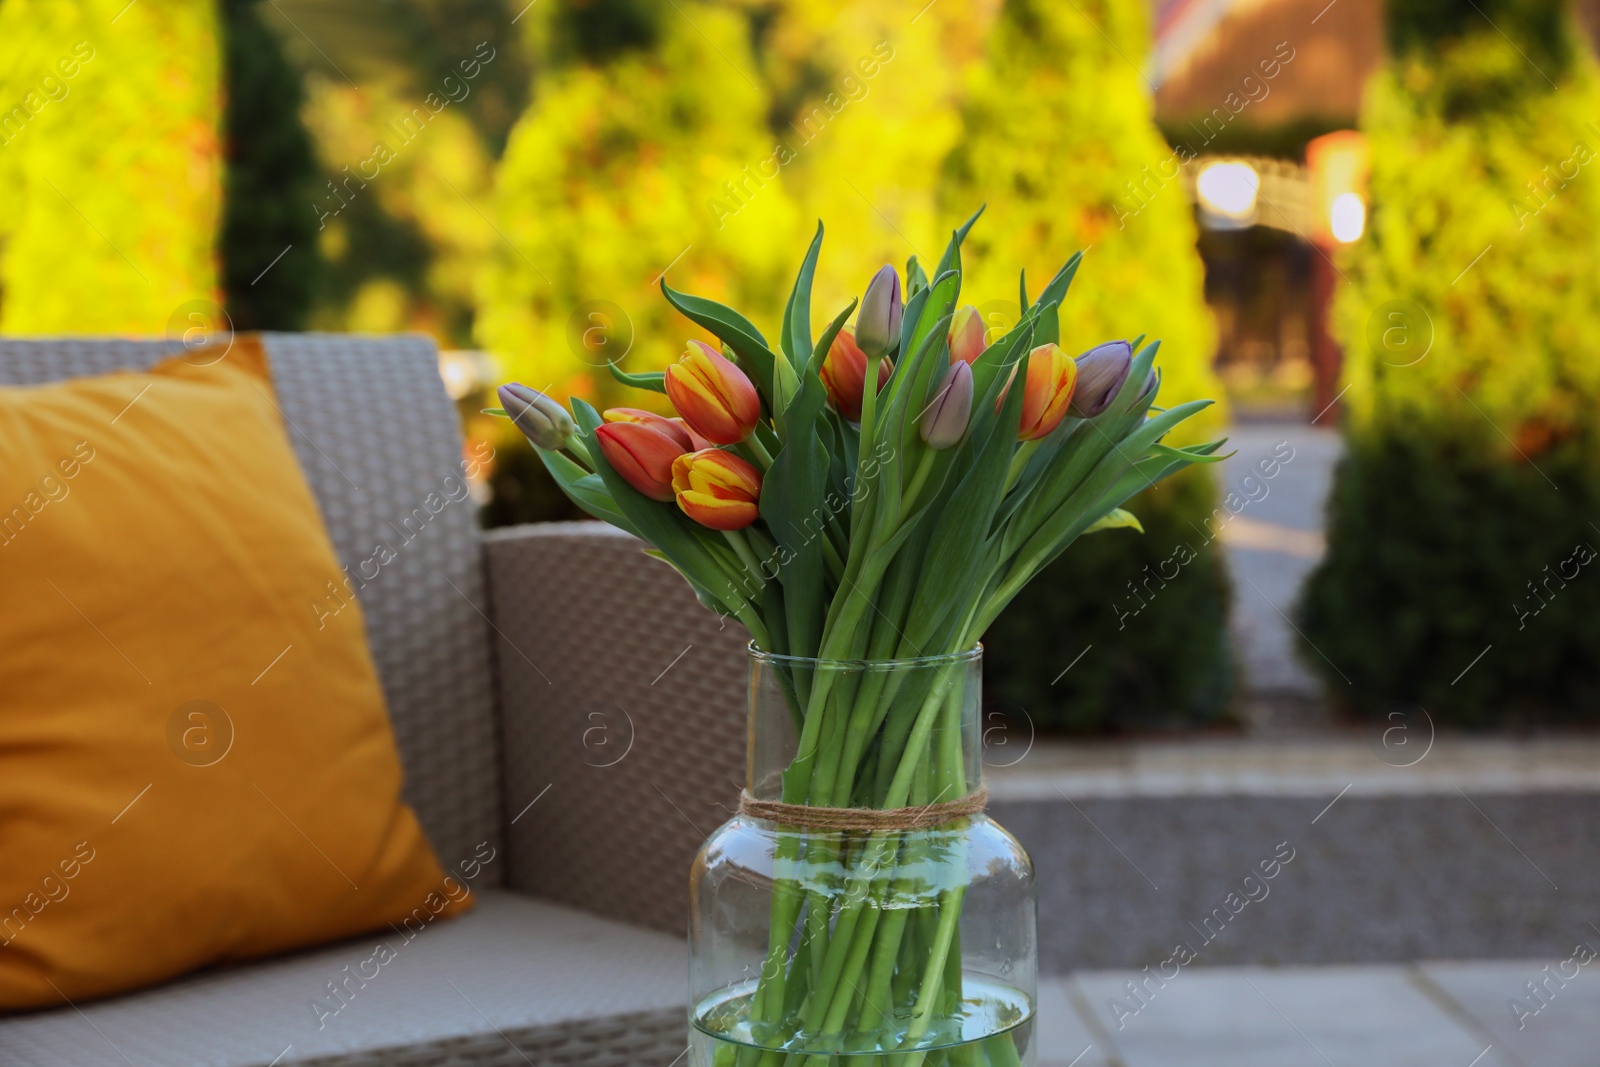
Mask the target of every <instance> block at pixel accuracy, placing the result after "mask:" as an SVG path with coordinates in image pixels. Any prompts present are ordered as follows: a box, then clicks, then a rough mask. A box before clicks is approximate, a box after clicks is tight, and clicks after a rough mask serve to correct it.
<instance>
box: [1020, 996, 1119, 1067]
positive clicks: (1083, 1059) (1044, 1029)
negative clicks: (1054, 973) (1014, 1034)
mask: <svg viewBox="0 0 1600 1067" xmlns="http://www.w3.org/2000/svg"><path fill="white" fill-rule="evenodd" d="M1071 982H1072V979H1071V978H1047V979H1041V980H1040V982H1039V1011H1038V1020H1039V1022H1038V1028H1037V1029H1036V1030H1035V1031H1034V1044H1035V1045H1036V1046H1037V1048H1038V1050H1039V1052H1038V1060H1039V1067H1069V1065H1070V1067H1106V1065H1107V1063H1108V1062H1109V1061H1108V1060H1107V1059H1106V1054H1107V1052H1108V1050H1107V1049H1106V1047H1105V1042H1104V1041H1103V1040H1100V1039H1099V1038H1097V1037H1095V1035H1094V1034H1093V1033H1092V1032H1091V1031H1090V1029H1089V1028H1088V1026H1087V1025H1085V1024H1084V1021H1083V1017H1082V1016H1080V1015H1079V1014H1078V1009H1077V1008H1076V1007H1075V1006H1074V1005H1073V1003H1072V998H1071V997H1070V995H1069V992H1068V990H1069V987H1070V984H1071Z"/></svg>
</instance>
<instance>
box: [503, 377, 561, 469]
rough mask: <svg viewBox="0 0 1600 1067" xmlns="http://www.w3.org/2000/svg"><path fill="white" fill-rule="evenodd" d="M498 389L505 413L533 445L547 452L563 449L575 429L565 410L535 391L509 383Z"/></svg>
mask: <svg viewBox="0 0 1600 1067" xmlns="http://www.w3.org/2000/svg"><path fill="white" fill-rule="evenodd" d="M498 392H499V395H500V403H501V405H502V406H503V407H504V408H505V409H506V414H507V415H509V416H510V417H511V421H512V422H513V423H515V424H516V427H517V429H519V430H521V431H522V435H523V436H524V437H526V438H527V439H528V440H529V441H531V442H533V444H534V446H535V447H537V448H542V449H545V450H546V451H550V452H553V451H556V450H557V449H561V448H565V447H566V446H567V438H569V437H571V436H572V435H573V434H574V433H576V432H577V429H578V428H577V426H575V425H574V424H573V422H572V416H571V415H569V414H567V409H566V408H564V407H562V406H561V404H560V403H559V402H557V401H555V400H553V399H551V398H550V397H548V396H545V395H544V394H543V393H541V392H539V390H537V389H529V388H528V387H527V386H526V385H520V384H518V383H516V382H512V383H510V384H509V385H502V386H501V387H500V388H499V390H498Z"/></svg>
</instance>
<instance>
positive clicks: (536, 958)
mask: <svg viewBox="0 0 1600 1067" xmlns="http://www.w3.org/2000/svg"><path fill="white" fill-rule="evenodd" d="M265 345H266V349H267V352H268V354H269V356H270V358H271V362H272V366H273V373H274V378H275V381H276V384H277V388H278V394H279V403H280V406H281V409H282V412H283V417H284V423H285V425H286V427H287V429H288V432H289V435H290V437H291V439H292V441H293V443H294V447H295V449H296V453H297V455H298V456H299V459H300V462H301V465H302V467H303V468H304V470H305V473H306V477H307V478H308V480H309V481H310V484H311V487H312V489H313V491H314V492H315V494H316V497H317V500H318V503H319V504H320V506H321V508H322V510H323V516H324V519H325V520H326V523H327V526H328V529H329V532H330V534H331V536H332V538H333V542H334V546H335V548H336V549H337V550H338V552H339V555H340V557H341V558H342V559H343V560H346V561H350V562H354V561H357V560H360V559H363V558H365V557H366V556H368V555H370V553H371V550H372V546H373V545H374V544H375V543H377V542H378V541H380V540H382V541H389V542H392V541H394V539H395V538H397V537H400V538H404V539H406V542H407V548H406V551H404V552H402V553H400V558H399V559H398V560H397V561H396V562H395V563H393V564H390V565H389V567H386V568H385V572H384V574H383V576H382V578H381V580H377V581H374V582H372V583H371V584H369V585H368V586H367V588H366V589H365V590H364V591H363V592H362V601H363V607H364V609H365V611H366V618H367V626H368V636H369V638H370V641H371V645H372V650H373V654H374V657H375V659H376V661H377V664H378V668H379V673H380V674H381V676H382V680H383V685H384V690H385V693H386V695H387V697H388V702H389V709H390V716H391V719H392V721H393V725H394V730H395V734H396V737H397V739H398V742H399V747H400V752H401V757H402V759H403V762H404V764H405V770H406V798H407V800H408V801H409V802H410V804H411V805H412V807H413V808H414V809H415V810H416V812H417V815H418V816H419V818H420V819H421V821H422V824H423V826H424V827H425V828H426V830H427V832H428V835H429V837H430V839H431V840H432V842H433V844H434V847H435V849H436V850H437V852H438V854H439V858H440V860H441V862H442V863H443V864H444V865H445V866H446V867H447V868H457V867H459V865H460V864H462V863H469V864H470V863H471V862H472V861H473V860H475V859H476V860H479V861H483V860H484V857H489V858H488V859H487V861H484V862H482V869H481V871H480V872H479V874H478V877H477V878H476V879H474V882H473V884H474V885H475V886H476V887H477V895H478V901H479V903H478V907H477V908H476V909H475V910H474V911H472V912H471V913H469V914H468V915H466V916H464V917H462V918H459V919H456V920H451V921H449V922H445V923H440V924H438V925H437V926H434V927H430V928H429V929H428V930H427V931H425V932H424V933H423V934H421V935H418V936H417V937H416V939H415V940H414V941H413V942H410V943H409V944H405V945H403V946H402V947H399V948H398V949H397V950H396V958H395V959H394V960H393V961H392V962H389V963H388V964H387V965H385V966H383V967H382V968H381V970H380V971H379V973H378V974H377V976H376V977H373V978H371V979H370V980H365V981H364V980H362V978H361V977H360V975H359V974H357V973H355V971H354V970H353V968H356V967H357V965H358V964H360V963H361V961H364V960H367V959H368V958H369V957H371V956H372V955H373V953H374V949H375V947H376V945H377V942H378V941H379V940H381V939H384V938H388V939H389V941H390V942H391V943H395V942H398V941H399V940H400V939H399V938H398V937H395V936H393V935H392V933H391V932H389V931H383V932H377V933H374V934H372V935H370V936H368V937H364V938H358V939H356V940H354V941H350V942H347V943H344V944H339V945H333V946H328V947H326V948H322V949H319V950H315V951H311V952H305V953H300V954H296V955H293V956H288V957H281V958H277V959H272V960H266V961H262V962H260V963H256V964H251V965H248V966H242V967H235V968H227V969H218V970H213V971H209V972H206V973H202V974H197V975H193V976H190V977H187V978H184V979H181V980H179V981H176V982H173V983H170V984H168V985H165V986H162V987H159V988H155V989H150V990H146V991H143V992H139V993H134V994H131V995H127V996H123V997H118V998H113V999H109V1000H104V1001H97V1002H93V1003H79V1004H75V1005H69V1004H63V1005H62V1007H61V1008H59V1009H57V1010H52V1011H44V1012H37V1013H31V1014H24V1015H11V1016H0V1064H4V1065H6V1067H22V1065H30V1064H37V1065H48V1067H78V1065H84V1067H87V1065H99V1064H123V1063H126V1064H129V1065H138V1067H144V1065H146V1064H150V1065H157V1064H159V1065H163V1067H179V1065H191V1064H192V1065H197V1067H198V1065H206V1067H267V1065H279V1067H287V1065H289V1064H319V1065H333V1064H338V1065H355V1064H360V1065H369V1064H370V1065H377V1064H384V1065H395V1067H412V1065H422V1064H430V1065H431V1064H451V1065H456V1064H460V1065H466V1064H473V1065H485V1067H486V1065H501V1064H535V1065H539V1067H544V1065H546V1064H588V1065H595V1067H601V1065H619V1067H620V1065H628V1067H649V1065H652V1064H655V1065H659V1067H668V1065H670V1064H672V1063H674V1062H676V1061H677V1060H678V1059H679V1057H680V1056H681V1055H682V1054H683V1053H684V1051H685V1035H686V1017H685V1014H686V1013H685V1007H684V998H685V985H686V983H685V966H684V950H683V942H682V937H683V931H684V924H685V916H686V914H687V911H688V868H689V863H690V861H691V859H692V857H693V855H694V851H695V849H696V847H697V846H698V844H699V842H700V841H701V840H702V839H703V838H704V836H705V835H706V834H707V833H709V832H710V831H711V830H712V829H713V828H714V827H715V826H717V825H718V824H719V823H720V822H722V821H723V820H724V819H725V818H727V816H728V813H729V810H730V808H729V806H730V805H732V804H733V803H734V802H735V801H736V799H737V797H738V790H739V785H740V781H741V778H742V774H743V739H742V733H741V722H742V718H743V710H742V701H743V681H744V679H743V671H744V662H743V655H742V651H741V650H742V647H743V643H744V637H743V635H742V633H741V632H740V631H739V630H738V628H737V627H736V626H734V625H731V624H725V623H723V622H721V621H720V620H718V619H717V618H716V617H715V616H713V615H712V614H710V613H709V612H707V611H705V610H704V609H702V608H701V607H700V606H699V605H698V604H697V603H696V601H695V600H694V597H693V596H692V595H691V594H690V593H689V592H688V591H687V589H686V587H684V586H683V584H682V582H681V581H680V580H679V579H678V578H677V576H676V575H674V574H673V573H672V572H671V571H670V570H669V569H668V568H666V567H665V566H663V565H661V564H659V563H656V562H654V561H652V560H650V559H648V558H647V557H645V556H644V555H643V554H642V553H641V552H640V551H639V549H640V545H639V544H638V542H636V541H634V540H633V539H632V538H630V537H628V536H626V535H623V534H620V533H618V532H616V531H613V530H610V529H609V528H607V527H604V526H602V525H600V524H598V523H571V524H552V525H546V526H539V527H520V528H514V529H509V530H500V531H495V532H493V533H490V534H488V535H487V536H485V535H482V534H480V533H479V531H478V528H477V524H476V519H475V515H474V508H473V505H472V504H471V502H470V501H459V502H450V503H448V504H447V505H446V506H444V507H443V508H442V510H439V511H438V512H437V513H434V512H433V511H432V510H430V508H429V507H428V506H426V505H425V504H424V501H425V500H426V499H428V498H430V496H432V497H433V499H434V500H435V501H437V500H438V499H439V496H438V491H439V490H440V488H441V485H442V484H443V483H444V482H445V479H447V478H450V477H451V476H452V475H455V476H457V477H459V474H460V471H461V462H462V456H463V453H462V442H461V436H460V432H459V428H458V422H457V417H456V410H455V407H454V405H453V404H452V403H451V401H450V400H449V398H448V397H447V396H446V394H445V391H444V388H443V386H442V384H441V382H440V379H439V374H438V369H437V354H436V352H435V349H434V346H433V343H432V342H431V341H430V340H428V339H427V338H424V337H417V336H400V337H360V336H349V335H319V334H268V335H266V336H265ZM175 347H176V346H174V345H173V344H171V343H170V342H163V341H120V340H86V339H44V340H7V341H0V382H6V383H17V384H21V383H36V382H44V381H52V380H59V379H62V378H67V377H71V376H76V375H86V374H96V373H103V372H106V371H110V370H114V369H119V368H141V367H144V366H148V365H149V364H151V363H154V362H155V361H157V360H158V359H160V358H162V357H163V356H165V355H168V354H169V353H170V352H172V351H174V350H175ZM390 568H392V572H391V569H390ZM0 862H3V858H0ZM366 973H369V974H370V970H367V971H366ZM330 998H335V999H330ZM314 1001H320V1002H321V1003H322V1004H323V1009H322V1010H320V1011H319V1010H318V1009H317V1008H315V1007H314V1006H313V1002H314ZM330 1004H337V1005H339V1007H338V1010H337V1011H334V1012H331V1013H330V1012H329V1010H328V1005H330Z"/></svg>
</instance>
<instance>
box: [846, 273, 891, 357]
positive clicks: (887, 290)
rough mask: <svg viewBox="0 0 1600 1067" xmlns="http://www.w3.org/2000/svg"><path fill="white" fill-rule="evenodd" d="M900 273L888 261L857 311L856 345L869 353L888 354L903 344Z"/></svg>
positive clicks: (871, 283)
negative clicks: (901, 340)
mask: <svg viewBox="0 0 1600 1067" xmlns="http://www.w3.org/2000/svg"><path fill="white" fill-rule="evenodd" d="M900 315H901V308H900V275H898V274H896V273H895V270H894V268H893V267H891V266H889V265H888V264H885V265H884V266H883V267H882V268H881V269H880V270H879V271H878V273H877V274H874V275H873V276H872V281H871V282H870V283H869V284H868V285H867V292H866V295H865V296H863V297H862V298H861V310H860V311H858V312H856V344H858V345H860V346H861V351H863V352H865V353H866V354H867V355H868V356H882V355H885V354H887V353H888V352H889V351H890V350H891V349H893V348H894V346H895V345H897V344H899V343H900Z"/></svg>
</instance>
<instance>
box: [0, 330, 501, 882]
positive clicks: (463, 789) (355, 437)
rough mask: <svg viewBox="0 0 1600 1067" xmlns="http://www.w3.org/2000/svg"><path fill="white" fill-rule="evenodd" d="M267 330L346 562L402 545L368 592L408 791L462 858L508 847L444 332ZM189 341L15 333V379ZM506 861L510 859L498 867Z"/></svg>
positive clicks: (444, 855) (299, 444)
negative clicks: (433, 337)
mask: <svg viewBox="0 0 1600 1067" xmlns="http://www.w3.org/2000/svg"><path fill="white" fill-rule="evenodd" d="M265 341H266V347H267V352H268V355H269V356H270V358H271V361H272V367H273V378H274V382H275V384H276V387H277V392H278V395H279V403H280V407H281V410H282V413H283V416H284V422H285V428H286V430H287V432H288V434H289V438H290V441H291V442H292V444H293V445H294V448H295V453H296V455H297V456H298V457H299V459H300V465H301V467H302V469H303V470H304V471H305V474H306V478H307V480H308V481H309V482H310V485H311V488H312V491H313V492H314V494H315V496H316V499H317V503H318V505H319V506H320V507H321V509H322V513H323V518H324V520H325V522H326V524H327V527H328V532H329V535H330V536H331V538H332V540H333V544H334V548H335V550H336V551H337V552H338V555H339V558H340V562H341V563H343V564H344V565H345V566H346V567H347V568H348V569H349V570H350V571H351V572H352V573H354V572H357V570H358V568H360V567H361V566H362V565H363V563H364V561H367V560H371V559H373V557H374V553H375V551H376V550H377V547H378V545H379V544H380V543H381V544H384V545H387V546H389V547H390V548H391V549H392V550H393V552H394V553H395V559H394V560H393V561H392V562H389V563H386V564H383V565H381V566H379V567H378V568H377V569H376V577H375V578H374V579H373V580H372V581H370V582H367V583H366V584H365V586H364V588H362V589H361V590H360V594H359V595H360V599H361V604H362V608H363V610H364V611H365V613H366V619H367V630H368V637H369V639H370V643H371V646H372V652H373V657H374V659H375V660H376V662H377V666H378V673H379V676H380V677H381V679H382V681H383V688H384V693H385V695H386V697H387V698H388V702H389V715H390V719H391V721H392V723H393V725H394V731H395V736H396V739H397V740H398V742H399V746H400V754H401V759H402V762H403V763H404V766H405V770H406V799H407V800H408V801H409V802H410V803H411V805H412V807H413V808H414V809H415V810H416V812H417V815H418V817H419V818H420V819H421V821H422V824H423V826H424V827H425V828H426V830H427V831H428V835H429V838H430V839H431V840H432V842H433V844H434V847H435V848H436V849H437V850H438V852H439V858H440V860H441V862H443V863H444V864H445V865H446V866H447V867H453V866H455V865H456V864H457V863H458V862H459V861H461V860H463V859H465V858H467V857H470V856H471V855H472V854H473V851H474V849H475V848H476V847H477V845H478V844H479V843H480V842H483V841H489V842H491V844H492V845H496V846H497V845H498V842H499V811H498V808H497V803H498V797H499V784H498V781H497V778H496V773H497V769H498V765H497V761H496V759H495V750H494V745H495V735H494V725H493V708H492V703H491V695H490V694H491V685H490V679H489V661H488V646H487V642H486V639H485V635H486V633H487V632H488V628H487V625H486V621H485V617H484V616H483V614H481V613H480V610H479V609H480V608H482V607H483V606H484V599H483V589H482V579H481V574H482V570H481V565H480V563H481V556H480V549H479V542H478V534H477V528H476V522H475V516H474V510H475V509H474V506H473V504H472V502H471V500H470V499H466V500H451V499H449V498H450V497H451V496H452V495H453V496H460V492H459V490H457V489H455V483H453V482H449V481H447V480H448V479H451V478H455V479H458V480H459V479H460V476H461V473H462V471H461V458H462V457H461V441H460V435H459V431H458V429H457V419H456V413H455V409H454V407H453V406H452V405H451V403H450V400H449V398H448V396H446V394H445V391H444V387H443V385H442V384H441V382H440V380H439V373H438V364H437V357H436V353H435V351H434V348H433V343H432V342H431V341H430V340H428V339H427V338H425V337H421V336H402V337H359V336H346V335H339V334H268V335H266V338H265ZM181 351H182V348H181V346H179V345H176V344H174V343H172V342H168V341H123V340H99V339H87V338H83V339H78V338H53V339H41V340H25V341H24V340H5V341H0V382H5V383H13V384H34V383H40V382H48V381H57V380H61V379H64V378H72V377H78V376H82V375H88V374H103V373H106V372H108V371H113V370H121V369H142V368H144V367H147V366H149V365H150V364H152V363H154V362H156V361H157V360H159V359H161V358H163V357H164V356H166V355H169V354H175V353H178V352H181ZM430 494H436V495H430ZM435 512H437V513H435ZM367 570H368V573H371V572H372V571H373V567H372V566H371V565H370V564H369V565H368V567H367ZM335 603H336V602H335V601H333V600H332V599H331V598H330V600H329V602H328V604H329V605H333V604H335ZM306 610H307V611H312V610H314V608H313V606H312V605H311V604H310V603H309V602H308V603H307V605H306ZM500 873H501V872H500V869H499V867H498V865H495V866H493V867H491V869H490V870H488V871H486V872H485V876H486V877H488V878H490V879H498V878H499V877H500Z"/></svg>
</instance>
